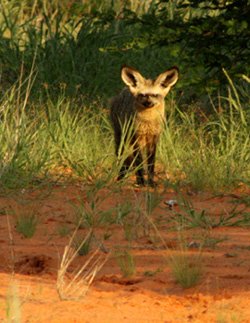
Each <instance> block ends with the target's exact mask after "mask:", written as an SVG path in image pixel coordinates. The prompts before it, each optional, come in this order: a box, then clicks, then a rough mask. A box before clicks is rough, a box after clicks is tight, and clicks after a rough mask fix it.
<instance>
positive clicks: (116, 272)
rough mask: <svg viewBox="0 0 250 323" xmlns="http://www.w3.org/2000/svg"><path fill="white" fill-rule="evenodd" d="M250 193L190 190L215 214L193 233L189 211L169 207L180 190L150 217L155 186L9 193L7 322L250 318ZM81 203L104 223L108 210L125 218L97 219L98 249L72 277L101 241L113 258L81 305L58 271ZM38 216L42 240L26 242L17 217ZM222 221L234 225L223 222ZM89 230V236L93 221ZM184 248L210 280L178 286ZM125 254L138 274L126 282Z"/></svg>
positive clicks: (3, 214)
mask: <svg viewBox="0 0 250 323" xmlns="http://www.w3.org/2000/svg"><path fill="white" fill-rule="evenodd" d="M47 193H48V194H47ZM249 193H250V192H249V189H247V188H245V189H244V190H243V189H240V190H238V191H235V192H233V193H231V194H226V195H220V196H214V195H212V194H208V193H206V194H205V193H198V194H189V195H187V194H186V193H185V194H186V195H185V196H186V199H188V201H189V203H192V207H193V208H194V210H195V211H196V212H198V213H199V212H202V211H205V214H206V215H209V219H210V222H209V224H208V225H205V226H203V228H202V227H201V226H199V227H196V228H188V229H187V228H183V226H181V225H180V221H178V218H179V215H178V214H182V213H183V208H182V207H181V206H180V205H176V206H174V207H173V209H169V208H168V207H167V206H166V204H165V203H164V202H165V201H168V200H170V199H177V196H176V193H175V192H173V191H171V190H165V191H161V193H160V194H159V196H158V197H159V202H158V205H157V206H156V207H155V208H154V210H153V211H152V212H150V217H149V221H148V220H147V219H148V218H147V217H145V214H144V212H143V211H142V210H145V209H146V208H145V190H139V189H137V190H133V189H129V188H127V189H122V190H115V191H112V192H110V190H108V189H101V190H100V191H99V192H98V193H97V194H93V193H92V195H91V194H89V193H88V192H87V189H86V188H84V187H82V186H81V185H68V186H63V185H57V186H53V187H51V190H50V191H49V190H47V189H46V190H43V191H42V190H40V191H32V190H26V191H21V192H19V193H15V194H14V193H8V192H5V193H4V194H2V195H1V196H0V282H1V284H0V322H7V321H8V320H9V322H18V319H19V318H20V321H21V322H84V323H85V322H86V323H87V322H91V323H92V322H95V323H99V322H100V323H105V322H107V323H108V322H135V323H136V322H165V323H166V322H168V323H169V322H218V323H222V322H225V323H227V322H250V229H249V227H247V226H246V225H245V224H246V223H244V221H243V222H241V223H235V221H237V220H242V216H243V215H242V214H247V213H248V214H249V212H250V208H249V207H247V206H246V204H244V203H243V200H242V198H243V197H246V196H249ZM90 201H94V202H95V203H94V204H93V203H92V204H91V202H90ZM126 203H127V204H126ZM128 203H130V204H128ZM180 203H182V202H180V201H179V204H180ZM81 205H85V206H86V205H87V206H88V208H89V210H92V211H91V212H92V214H95V216H94V217H95V219H99V218H100V217H101V216H104V218H105V212H106V214H108V215H107V216H108V218H109V219H111V218H113V219H115V220H113V221H110V220H105V221H99V222H98V220H96V221H95V222H94V224H93V223H92V224H93V226H92V227H94V231H93V232H94V238H93V240H92V243H91V251H90V253H88V254H87V255H83V256H79V255H77V257H75V259H74V260H73V263H72V264H71V266H70V267H69V269H68V274H67V279H72V277H73V276H74V270H76V269H78V268H80V267H81V266H82V265H84V264H85V263H86V261H87V259H89V257H90V255H91V254H92V252H93V251H94V250H95V249H96V248H97V247H98V246H99V245H100V243H101V250H100V251H99V252H98V254H99V255H100V256H101V257H102V258H104V257H106V255H107V254H109V258H108V260H107V262H106V263H105V264H104V266H103V267H102V268H101V269H100V270H99V271H98V273H97V274H96V276H95V279H94V281H93V282H92V284H91V285H90V287H89V288H88V290H87V293H86V295H85V296H84V297H80V296H79V298H78V294H77V293H73V294H74V295H73V296H74V297H75V298H76V299H72V297H73V296H72V294H67V295H68V298H69V299H66V300H62V299H60V297H59V294H58V291H57V287H58V284H57V274H58V268H59V264H60V261H61V259H62V254H63V251H64V248H65V246H67V245H68V243H69V239H70V236H71V235H72V232H73V230H74V228H75V226H76V223H77V220H76V219H77V214H78V215H79V214H80V213H79V212H81V211H79V210H82V209H81ZM93 205H94V206H93ZM119 205H123V206H124V205H130V207H131V210H132V211H131V215H130V218H129V217H128V219H130V220H129V221H130V222H128V223H130V224H132V228H131V226H130V227H129V226H127V227H126V226H125V225H124V223H125V222H126V221H123V220H121V219H122V214H123V213H122V211H121V209H122V208H119ZM91 207H92V208H91ZM117 207H118V208H117ZM235 207H237V208H236V209H235ZM119 210H120V211H119ZM140 211H141V216H139V217H137V218H136V214H138V213H140ZM32 212H33V213H35V214H37V216H38V218H39V222H38V225H37V229H36V232H35V234H34V236H33V237H32V238H24V237H23V236H22V235H21V234H20V233H18V232H17V231H16V219H17V217H18V216H20V215H22V214H30V213H32ZM119 212H120V213H119ZM237 212H238V213H237ZM232 214H234V216H233V217H232V219H229V220H228V221H229V222H230V221H231V222H230V223H231V224H233V225H226V224H225V223H226V222H225V218H226V217H229V216H230V215H232ZM237 214H238V215H237ZM119 217H120V218H119ZM223 217H224V218H223ZM135 218H136V220H134V219H135ZM105 219H107V218H105ZM118 219H119V220H118ZM220 219H224V224H223V225H216V224H218V223H219V221H220ZM246 222H247V221H246ZM121 223H123V225H121ZM152 223H153V225H152ZM187 223H188V222H187ZM203 223H204V222H203ZM237 224H238V225H237ZM239 224H240V225H239ZM248 224H249V221H248ZM129 228H130V229H129ZM156 228H157V229H156ZM79 232H80V233H79ZM79 232H78V234H81V236H86V233H87V232H88V229H87V228H86V225H85V227H84V226H83V227H82V228H80V229H79ZM67 233H68V234H67ZM183 248H184V249H185V252H186V254H188V255H190V256H194V255H198V254H199V253H200V252H201V257H202V258H201V259H202V260H201V264H200V265H201V266H202V277H201V279H200V281H199V283H198V284H197V285H195V286H192V287H190V288H183V287H181V286H180V284H178V283H177V282H176V280H175V278H174V277H173V275H172V272H171V268H170V266H169V259H172V258H171V257H174V256H175V255H177V254H178V253H180V252H181V251H180V250H181V249H183ZM115 250H129V253H130V255H132V256H133V259H134V262H135V268H136V272H135V273H134V275H132V276H131V277H128V278H125V277H123V274H122V271H121V269H120V267H119V265H118V261H117V252H115ZM71 291H72V290H71ZM67 295H66V298H67Z"/></svg>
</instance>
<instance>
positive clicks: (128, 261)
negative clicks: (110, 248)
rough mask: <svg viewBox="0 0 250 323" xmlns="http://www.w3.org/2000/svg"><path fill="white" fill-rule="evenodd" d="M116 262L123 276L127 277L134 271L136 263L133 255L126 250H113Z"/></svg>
mask: <svg viewBox="0 0 250 323" xmlns="http://www.w3.org/2000/svg"><path fill="white" fill-rule="evenodd" d="M115 258H116V262H117V264H118V266H119V268H120V270H121V273H122V275H123V277H125V278H129V277H132V276H133V275H134V274H135V273H136V264H135V260H134V257H133V255H132V254H131V253H130V251H128V250H120V251H116V252H115Z"/></svg>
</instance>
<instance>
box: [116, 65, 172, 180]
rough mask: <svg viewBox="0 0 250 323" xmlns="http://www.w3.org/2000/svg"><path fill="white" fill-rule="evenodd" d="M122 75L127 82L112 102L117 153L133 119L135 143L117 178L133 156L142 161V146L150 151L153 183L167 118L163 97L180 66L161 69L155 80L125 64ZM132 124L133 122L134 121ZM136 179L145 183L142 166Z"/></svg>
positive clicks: (121, 175) (149, 170) (150, 178)
mask: <svg viewBox="0 0 250 323" xmlns="http://www.w3.org/2000/svg"><path fill="white" fill-rule="evenodd" d="M121 78H122V80H123V81H124V83H125V84H126V85H127V88H125V89H124V90H123V91H122V92H121V93H120V94H119V95H118V96H116V97H115V98H113V100H112V104H111V114H110V116H111V121H112V124H113V128H114V135H115V144H116V154H118V150H119V148H120V144H121V137H122V131H123V125H124V124H125V123H126V122H128V121H129V120H132V119H133V120H134V122H133V130H134V136H133V138H132V140H131V144H133V145H135V146H136V148H135V151H134V154H133V156H130V158H128V159H127V160H126V161H125V163H124V165H123V167H122V169H121V171H120V175H119V177H118V178H122V177H123V176H124V175H125V173H126V170H127V169H128V168H129V166H130V164H131V160H132V159H133V158H134V159H135V161H136V163H135V164H136V166H139V165H140V164H141V162H142V154H141V152H142V150H143V149H145V150H146V152H147V160H148V177H149V184H150V185H153V183H154V182H153V175H154V160H155V150H156V145H157V142H158V140H159V136H160V134H161V132H162V129H163V125H164V120H165V105H164V98H165V96H166V95H167V94H168V92H169V91H170V89H171V87H172V86H173V85H174V84H175V83H176V82H177V80H178V69H177V68H176V67H173V68H171V69H169V70H167V71H165V72H164V73H161V74H160V75H159V76H158V77H157V78H156V79H155V80H151V79H145V78H144V77H143V76H142V75H141V74H140V73H139V72H138V71H137V70H135V69H133V68H131V67H128V66H124V67H123V68H122V70H121ZM131 124H132V123H131ZM137 182H138V184H142V185H144V177H143V168H142V167H139V169H138V170H137Z"/></svg>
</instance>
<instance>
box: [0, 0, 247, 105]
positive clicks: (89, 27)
mask: <svg viewBox="0 0 250 323" xmlns="http://www.w3.org/2000/svg"><path fill="white" fill-rule="evenodd" d="M112 3H113V2H108V1H105V2H103V5H101V2H98V1H92V2H91V1H90V4H89V5H86V4H85V5H82V4H81V2H80V1H61V2H60V5H59V4H56V3H54V2H53V1H52V2H51V4H50V5H49V4H48V3H47V2H45V1H37V4H36V6H35V7H34V5H32V4H30V2H27V3H26V4H25V6H24V2H23V1H12V2H11V3H9V2H7V1H2V2H1V12H2V13H1V22H0V73H1V83H0V86H1V92H2V93H3V92H5V91H6V89H7V88H9V87H10V86H11V85H12V84H13V83H15V82H17V80H18V79H19V77H20V71H21V70H22V69H23V74H24V76H23V78H25V76H27V75H28V74H29V72H30V70H31V66H32V62H33V61H34V65H35V70H34V75H35V81H34V85H33V89H32V97H33V98H34V97H35V98H40V97H41V94H43V95H44V94H45V95H46V93H49V94H50V96H51V97H53V96H55V97H58V95H59V94H60V93H63V94H64V95H65V94H66V95H69V96H78V97H85V98H88V99H91V101H92V100H96V99H97V98H98V97H101V98H102V99H107V98H109V97H110V96H112V95H113V93H114V92H115V91H116V90H117V89H118V88H120V87H121V86H122V85H121V83H119V81H118V80H119V72H120V66H121V65H122V64H124V63H126V64H128V65H132V66H135V67H137V68H140V69H141V70H142V72H143V73H144V74H145V76H150V77H154V76H155V75H157V74H158V73H159V72H162V71H163V70H164V69H166V68H169V67H170V66H173V65H178V66H179V68H180V71H181V74H182V80H181V82H180V83H179V86H178V87H177V92H176V93H177V95H178V100H180V101H181V103H185V104H188V103H191V102H194V101H202V102H203V103H205V102H207V100H208V95H207V94H208V93H209V94H212V95H216V96H217V95H218V93H220V94H221V93H223V91H224V89H225V85H226V84H227V80H226V78H225V75H224V73H223V71H222V68H225V69H226V70H227V72H228V73H229V75H230V76H231V77H233V78H234V80H236V83H237V80H239V81H240V79H241V76H242V74H244V75H247V74H248V73H249V70H250V66H249V61H250V28H249V19H248V18H249V16H250V1H248V0H242V1H222V0H214V1H196V0H190V1H167V0H160V1H157V2H155V1H151V2H150V1H148V4H147V6H146V5H144V7H143V8H140V6H142V5H138V7H137V10H136V11H133V10H132V9H133V8H132V5H131V4H130V3H129V2H127V3H126V2H125V3H123V4H119V6H118V5H116V6H115V4H114V3H113V5H112ZM45 4H46V5H45ZM139 9H141V10H139Z"/></svg>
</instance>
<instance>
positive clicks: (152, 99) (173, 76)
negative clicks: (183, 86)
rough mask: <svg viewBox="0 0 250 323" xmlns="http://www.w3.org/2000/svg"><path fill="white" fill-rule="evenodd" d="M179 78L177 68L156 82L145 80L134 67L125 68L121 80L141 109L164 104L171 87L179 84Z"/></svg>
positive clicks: (165, 73)
mask: <svg viewBox="0 0 250 323" xmlns="http://www.w3.org/2000/svg"><path fill="white" fill-rule="evenodd" d="M178 76H179V72H178V68H177V67H172V68H171V69H169V70H167V71H165V72H164V73H161V74H160V75H159V76H158V77H157V78H156V79H155V80H148V79H145V78H144V77H143V76H142V75H141V74H140V73H139V72H138V71H137V70H135V69H133V68H132V67H128V66H124V67H123V68H122V70H121V78H122V80H123V82H124V83H125V84H126V85H127V86H128V88H129V90H130V92H131V94H132V95H133V96H134V97H135V102H136V108H139V109H148V108H153V107H156V106H158V105H160V104H162V103H163V102H164V98H165V96H166V95H167V94H168V92H169V91H170V89H171V87H172V86H173V85H174V84H175V83H176V82H177V80H178Z"/></svg>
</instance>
